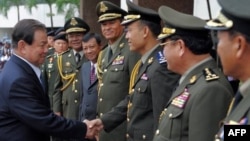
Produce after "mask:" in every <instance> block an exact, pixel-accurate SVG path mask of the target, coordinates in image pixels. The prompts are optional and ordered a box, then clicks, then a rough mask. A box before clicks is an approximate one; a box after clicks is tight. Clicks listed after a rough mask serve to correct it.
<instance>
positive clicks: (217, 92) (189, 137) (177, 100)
mask: <svg viewBox="0 0 250 141" xmlns="http://www.w3.org/2000/svg"><path fill="white" fill-rule="evenodd" d="M158 12H159V15H160V17H161V18H162V20H163V21H164V24H165V25H164V27H163V30H162V33H161V34H160V35H159V36H158V39H165V40H164V43H162V44H165V45H164V50H165V48H166V50H167V51H170V52H172V50H175V48H178V49H179V48H182V49H179V52H178V51H176V52H175V51H173V52H175V54H174V55H173V56H172V57H173V58H172V60H171V58H170V57H168V59H169V61H170V60H171V61H172V64H171V65H172V66H174V65H179V66H181V65H183V68H181V67H179V68H175V69H174V70H175V71H177V72H179V73H181V74H182V77H181V79H180V81H179V86H178V87H177V89H176V90H175V92H174V93H173V95H172V97H171V98H170V100H169V101H168V103H167V105H166V107H165V109H164V110H163V111H162V114H161V116H160V120H159V126H158V129H157V130H156V132H155V136H154V139H153V141H162V140H166V141H168V140H169V141H170V140H171V141H212V140H213V138H214V134H215V133H216V132H217V131H218V129H219V124H220V121H221V120H222V119H223V118H224V117H225V116H226V113H227V108H228V106H229V104H230V101H231V99H232V95H233V90H232V87H231V85H230V84H229V82H228V80H227V78H226V77H225V75H224V74H223V73H222V71H221V70H220V69H219V68H218V66H216V62H215V60H214V59H213V58H212V57H211V56H210V54H209V53H210V50H211V49H212V45H210V43H211V42H212V41H211V39H210V37H209V31H208V30H206V29H205V28H204V26H205V23H206V22H205V21H204V20H202V19H200V18H198V17H195V16H192V15H188V14H184V13H181V12H178V11H176V10H174V9H172V8H170V7H167V6H161V7H160V8H159V11H158ZM176 38H177V39H176ZM188 39H189V40H192V41H188ZM170 42H176V43H173V44H169V45H167V44H166V43H170ZM180 42H182V43H183V45H180ZM190 42H191V43H190ZM180 46H181V47H180ZM181 53H182V55H180V56H177V54H178V55H179V54H181ZM166 54H167V52H166ZM193 58H194V59H193ZM174 59H177V60H178V61H182V60H183V63H176V64H175V63H173V60H174ZM187 59H188V60H187ZM192 59H193V60H192ZM172 68H174V67H172Z"/></svg>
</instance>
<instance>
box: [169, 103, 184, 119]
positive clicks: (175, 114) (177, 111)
mask: <svg viewBox="0 0 250 141" xmlns="http://www.w3.org/2000/svg"><path fill="white" fill-rule="evenodd" d="M168 111H169V115H168V117H169V118H170V119H176V118H179V117H181V115H182V114H183V109H181V108H178V107H176V106H174V105H171V108H169V110H168Z"/></svg>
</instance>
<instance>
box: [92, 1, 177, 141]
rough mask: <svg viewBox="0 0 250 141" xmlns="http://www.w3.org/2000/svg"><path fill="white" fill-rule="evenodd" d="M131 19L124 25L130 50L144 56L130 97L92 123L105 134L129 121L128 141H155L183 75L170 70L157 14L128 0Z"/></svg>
mask: <svg viewBox="0 0 250 141" xmlns="http://www.w3.org/2000/svg"><path fill="white" fill-rule="evenodd" d="M126 2H127V5H128V13H129V14H128V15H127V16H125V18H124V21H123V22H122V24H123V25H125V26H126V28H127V33H126V38H127V39H128V42H129V46H130V50H132V51H135V52H138V53H139V54H141V56H142V57H141V59H140V60H139V61H138V62H137V64H136V65H135V67H134V68H133V71H132V73H131V79H130V93H129V96H128V97H127V98H125V99H124V100H123V101H122V102H120V103H119V105H117V106H116V107H115V108H114V109H113V110H112V111H110V112H108V113H106V114H104V115H103V116H102V117H101V118H100V119H96V120H95V121H92V122H93V123H94V122H95V124H96V125H97V126H98V125H99V126H101V125H102V124H103V126H104V130H105V131H112V130H114V127H116V126H117V125H119V123H121V122H123V121H124V120H126V119H127V120H126V121H127V134H126V137H127V141H139V140H152V139H153V134H154V131H155V129H156V127H157V124H158V119H159V116H160V113H161V111H162V110H163V108H164V106H165V104H166V102H167V101H168V99H169V98H170V96H171V94H172V90H173V88H174V87H175V85H176V84H177V82H178V80H179V75H177V74H175V73H173V72H171V71H169V70H168V69H167V63H166V61H165V59H164V58H163V54H162V48H161V47H160V46H159V42H158V40H157V35H158V34H159V33H160V31H161V26H160V23H161V20H160V17H159V15H158V14H157V12H156V11H153V10H151V9H148V8H143V7H139V6H137V5H135V4H134V3H132V2H130V0H127V1H126Z"/></svg>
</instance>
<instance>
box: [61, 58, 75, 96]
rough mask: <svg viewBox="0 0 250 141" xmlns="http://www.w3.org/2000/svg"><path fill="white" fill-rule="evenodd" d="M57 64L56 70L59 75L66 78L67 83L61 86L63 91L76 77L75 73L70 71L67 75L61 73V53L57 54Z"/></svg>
mask: <svg viewBox="0 0 250 141" xmlns="http://www.w3.org/2000/svg"><path fill="white" fill-rule="evenodd" d="M57 65H58V70H59V74H60V76H61V78H62V79H63V80H68V82H67V84H66V85H64V86H63V87H62V88H61V91H64V90H65V89H66V88H67V87H68V86H69V85H70V84H71V83H72V82H73V80H74V79H75V77H76V73H72V74H69V75H65V76H64V75H63V72H62V67H63V66H62V55H59V56H58V58H57Z"/></svg>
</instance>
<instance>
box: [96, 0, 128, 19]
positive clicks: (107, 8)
mask: <svg viewBox="0 0 250 141" xmlns="http://www.w3.org/2000/svg"><path fill="white" fill-rule="evenodd" d="M96 13H97V16H98V17H99V19H98V22H103V21H108V20H113V19H117V18H123V17H124V16H125V15H126V14H127V12H126V11H125V10H123V9H121V8H120V7H118V6H117V5H115V4H113V3H111V2H109V1H101V2H99V3H98V4H97V6H96Z"/></svg>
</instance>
